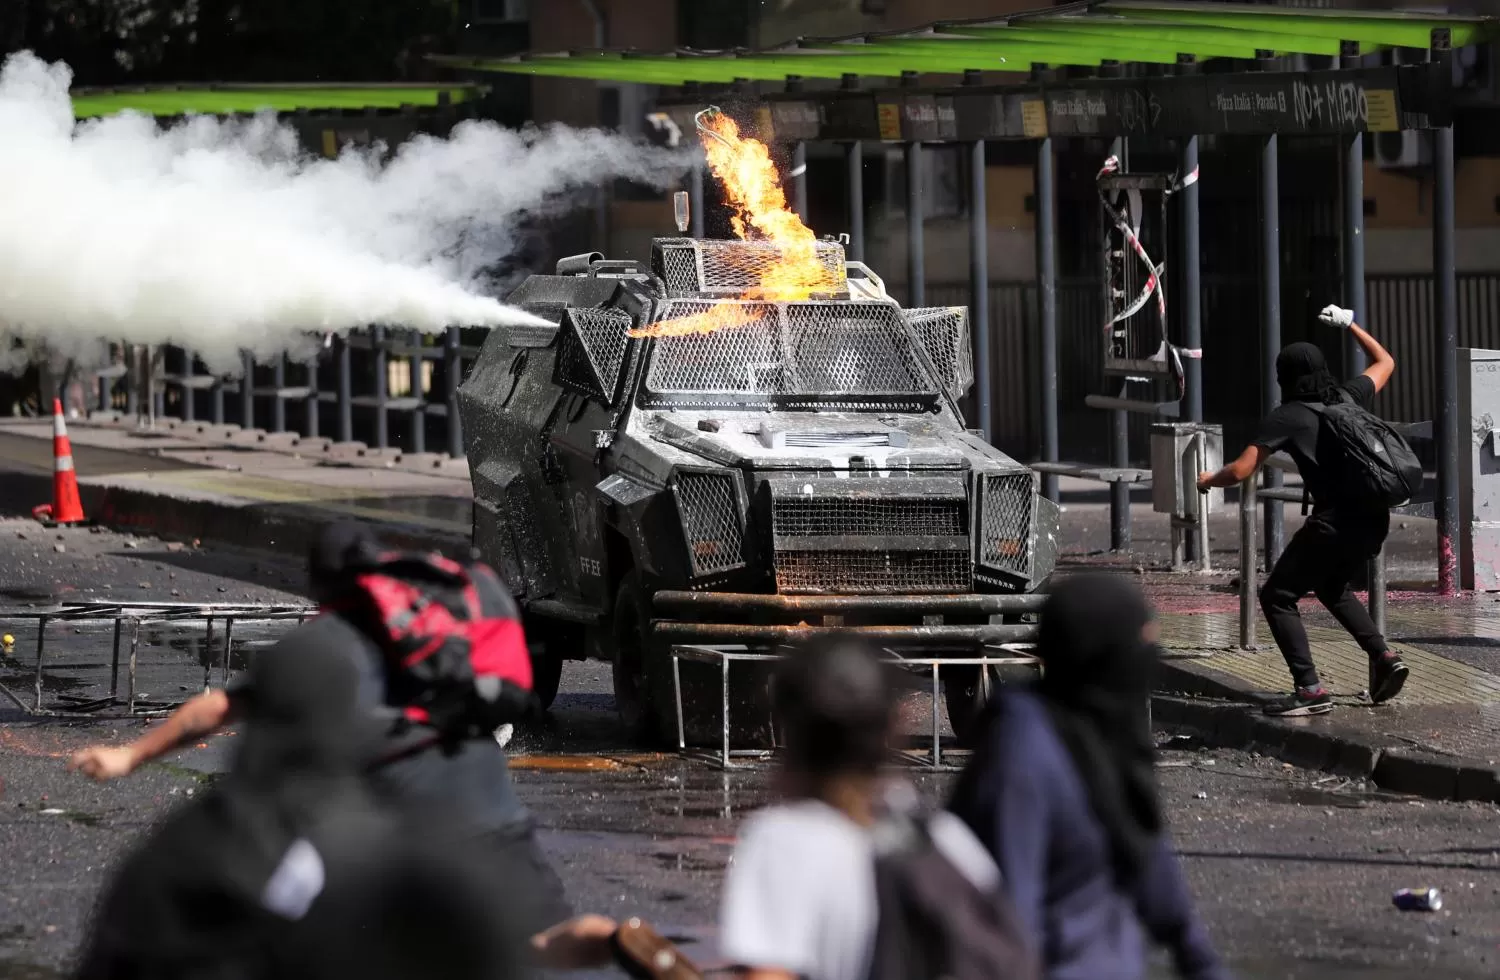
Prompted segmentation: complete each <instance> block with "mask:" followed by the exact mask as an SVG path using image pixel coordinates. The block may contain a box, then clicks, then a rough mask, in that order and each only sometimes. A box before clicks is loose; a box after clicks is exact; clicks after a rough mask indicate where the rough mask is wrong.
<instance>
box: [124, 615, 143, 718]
mask: <svg viewBox="0 0 1500 980" xmlns="http://www.w3.org/2000/svg"><path fill="white" fill-rule="evenodd" d="M140 650H141V621H140V620H139V619H132V620H131V621H130V662H129V665H128V667H127V668H126V671H127V672H126V675H125V683H126V688H125V710H126V711H127V712H128V713H130V714H132V715H133V714H135V668H136V664H137V663H138V661H139V654H140Z"/></svg>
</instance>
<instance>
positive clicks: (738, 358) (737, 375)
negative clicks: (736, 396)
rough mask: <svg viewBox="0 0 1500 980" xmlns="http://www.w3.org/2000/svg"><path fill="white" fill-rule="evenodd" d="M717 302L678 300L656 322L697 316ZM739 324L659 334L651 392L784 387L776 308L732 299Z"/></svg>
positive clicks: (783, 359) (769, 390) (768, 390)
mask: <svg viewBox="0 0 1500 980" xmlns="http://www.w3.org/2000/svg"><path fill="white" fill-rule="evenodd" d="M718 305H720V304H717V303H713V302H706V301H701V300H679V301H677V302H674V303H672V304H671V306H670V307H669V309H668V311H667V315H666V316H665V317H663V318H662V320H660V321H658V322H661V323H668V322H670V321H672V320H677V319H681V318H683V317H689V316H697V315H700V314H703V313H707V312H708V311H710V310H712V309H714V308H715V307H716V306H718ZM734 306H735V310H736V319H737V320H738V319H743V321H744V322H738V323H735V324H734V325H733V326H726V327H721V328H719V329H717V330H713V331H710V332H708V333H692V334H686V335H684V336H681V337H662V338H660V339H659V340H657V341H656V349H655V353H654V354H653V355H652V358H651V370H650V371H648V372H647V376H646V385H647V387H649V388H651V389H652V390H654V391H713V392H759V393H779V392H783V391H786V390H787V384H786V376H785V375H786V367H785V365H786V356H785V354H784V353H783V352H782V347H781V329H780V326H779V324H778V318H777V315H776V307H775V306H774V305H773V304H770V303H736V304H734Z"/></svg>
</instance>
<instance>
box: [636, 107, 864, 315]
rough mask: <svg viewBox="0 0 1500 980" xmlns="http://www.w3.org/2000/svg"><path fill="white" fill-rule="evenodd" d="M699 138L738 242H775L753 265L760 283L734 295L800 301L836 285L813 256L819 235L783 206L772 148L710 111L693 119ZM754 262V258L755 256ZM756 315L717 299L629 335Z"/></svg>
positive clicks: (784, 200) (746, 298)
mask: <svg viewBox="0 0 1500 980" xmlns="http://www.w3.org/2000/svg"><path fill="white" fill-rule="evenodd" d="M698 133H699V138H700V139H702V141H703V148H704V150H705V152H706V153H707V155H708V166H709V168H710V169H711V170H713V172H714V176H715V177H717V178H719V181H720V183H722V184H723V185H724V192H725V197H726V198H727V203H728V204H729V207H730V208H731V210H732V211H733V214H732V215H731V216H730V219H729V221H730V226H731V227H732V228H733V229H734V233H735V236H736V237H738V238H740V239H741V240H743V241H749V240H752V239H753V240H757V241H766V242H769V243H771V244H772V245H774V246H776V258H775V259H774V260H772V261H770V262H769V263H767V264H765V266H764V268H761V269H759V270H758V273H759V278H760V283H759V284H758V285H756V286H752V287H750V288H749V289H747V290H746V291H745V292H744V294H743V295H741V296H740V297H739V298H740V299H744V300H762V301H774V300H783V301H796V300H804V299H807V298H808V297H809V296H811V295H813V294H814V293H817V292H826V291H829V290H832V289H834V288H835V287H836V285H837V284H836V283H835V281H834V279H833V277H832V276H831V275H830V274H829V271H828V269H827V268H826V267H825V266H824V265H823V263H822V262H821V261H819V259H818V239H817V236H816V235H814V234H813V232H812V229H811V228H809V227H807V225H805V224H803V223H802V219H801V218H799V217H798V216H797V213H796V212H795V211H793V210H792V209H791V208H790V207H788V206H787V200H786V193H785V192H784V191H783V190H782V187H781V177H780V175H779V174H778V173H777V172H776V165H775V164H774V163H773V162H772V161H771V153H770V151H769V150H768V149H767V148H766V145H765V144H764V143H762V142H761V141H760V140H756V139H751V138H750V137H748V136H741V135H740V128H739V126H738V125H737V124H736V123H735V121H734V120H733V119H731V118H730V117H729V116H727V115H725V114H724V113H722V112H718V111H716V110H710V111H708V112H704V113H701V114H700V115H699V118H698ZM758 261H759V259H758ZM758 317H759V314H758V313H757V312H752V311H751V310H750V309H747V308H745V307H743V306H740V305H739V304H736V303H717V304H715V305H714V306H713V308H712V309H710V310H708V311H706V312H704V313H700V314H697V315H695V316H688V317H679V318H677V319H675V320H667V321H663V322H661V323H656V324H652V325H650V326H648V327H643V328H641V329H638V330H632V331H630V336H632V337H682V336H687V335H690V334H697V333H712V332H713V331H715V330H723V329H725V328H728V327H737V326H743V325H745V324H747V323H752V322H754V321H755V320H756V319H757V318H758Z"/></svg>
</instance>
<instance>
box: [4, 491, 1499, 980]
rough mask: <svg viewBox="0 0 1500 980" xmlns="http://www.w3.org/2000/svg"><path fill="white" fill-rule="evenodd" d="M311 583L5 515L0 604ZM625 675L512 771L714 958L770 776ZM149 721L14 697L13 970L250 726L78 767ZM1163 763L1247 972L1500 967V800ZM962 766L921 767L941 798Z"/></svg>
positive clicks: (525, 751) (7, 733) (193, 652)
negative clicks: (1400, 903)
mask: <svg viewBox="0 0 1500 980" xmlns="http://www.w3.org/2000/svg"><path fill="white" fill-rule="evenodd" d="M58 545H61V546H62V549H63V550H62V551H58V550H56V547H57V546H58ZM142 583H145V585H144V586H143V585H142ZM302 584H303V577H302V575H301V572H300V570H299V569H297V568H295V567H293V566H291V565H289V564H288V563H287V562H285V561H284V560H280V559H274V558H266V557H263V556H257V555H253V554H246V553H236V552H226V551H220V550H215V549H209V548H201V547H193V546H191V545H189V546H187V547H183V548H181V549H180V550H168V546H167V545H166V544H164V543H162V542H157V541H152V540H134V539H130V538H128V537H126V536H121V535H117V534H112V533H99V534H92V533H90V532H88V531H86V530H68V531H63V532H42V531H41V530H40V529H38V528H36V527H35V525H32V524H30V523H29V522H21V521H0V605H4V606H8V607H14V606H18V605H19V606H23V607H24V604H25V603H27V602H36V603H47V602H52V601H55V600H57V599H63V598H80V599H81V598H113V599H119V598H133V599H135V598H145V597H148V596H149V597H151V598H153V599H167V598H173V599H176V600H177V601H212V602H222V601H236V602H239V601H268V602H284V601H288V600H291V599H295V598H296V596H297V593H298V590H299V589H300V588H301V587H302ZM174 590H175V592H176V593H177V594H176V595H175V596H173V595H171V593H172V592H173V591H174ZM8 628H9V627H7V629H8ZM22 639H23V638H20V637H18V643H17V644H16V646H15V648H14V650H13V651H12V659H11V660H10V661H9V662H4V661H0V679H3V680H5V681H6V683H7V684H11V683H12V682H13V681H14V682H17V683H19V682H20V680H21V679H23V678H25V677H29V676H30V674H29V663H28V657H29V649H30V648H29V647H28V646H27V645H26V644H25V643H24V642H20V641H21V640H22ZM158 639H159V640H160V642H156V643H154V645H150V646H149V650H148V651H146V654H149V656H148V655H146V654H143V662H144V661H148V660H149V662H150V669H149V670H143V675H144V676H145V677H146V678H147V679H146V680H143V682H142V683H143V685H145V686H147V687H150V688H151V689H152V690H151V693H152V694H153V695H154V696H161V697H181V696H184V695H185V694H186V693H188V692H190V691H191V690H193V689H195V687H196V686H197V685H198V684H201V681H202V673H201V670H202V668H201V650H198V649H195V648H194V647H193V645H192V644H191V643H188V644H183V645H180V646H177V647H174V646H172V645H171V643H170V642H167V641H168V639H170V638H166V637H162V638H158ZM49 642H52V641H50V640H49ZM56 643H57V651H58V672H59V674H61V675H66V676H67V678H68V683H66V684H63V683H58V684H56V685H50V686H46V687H45V689H44V698H46V699H47V700H48V702H49V703H51V702H52V700H53V699H55V698H58V697H60V696H62V695H63V694H66V693H68V692H70V691H79V690H83V691H85V692H87V693H94V692H93V691H92V689H93V688H96V687H98V686H99V685H100V684H101V683H102V681H101V676H102V675H104V672H106V671H107V665H106V660H107V657H106V656H104V655H102V654H101V652H100V651H105V653H107V644H106V643H105V642H104V640H103V638H101V637H99V636H97V635H91V634H88V633H79V634H72V635H69V634H68V633H66V632H63V633H61V634H58V636H57V639H56ZM16 658H19V662H18V660H17V659H16ZM49 663H50V661H49ZM23 667H26V668H28V669H26V670H23V669H22V668H23ZM49 676H50V675H49ZM49 684H50V682H49ZM26 690H28V691H29V690H30V688H29V687H28V688H26ZM608 691H609V678H608V671H607V670H606V669H604V668H603V667H602V665H598V664H570V665H569V666H568V669H567V670H566V671H565V673H564V677H563V693H562V694H561V695H560V696H559V699H558V702H557V705H556V706H555V709H554V712H553V717H552V719H551V721H550V723H549V725H548V726H547V727H546V728H545V729H544V730H540V731H535V732H527V733H522V734H521V735H520V736H518V738H517V740H516V742H515V743H514V744H513V748H514V749H515V752H516V755H515V768H516V771H515V779H516V782H517V784H518V786H519V788H520V792H521V793H522V795H523V797H524V798H525V799H526V801H527V802H528V804H529V805H530V806H531V807H532V809H533V811H534V812H535V814H536V817H537V819H538V822H539V823H540V825H541V827H542V828H543V830H542V840H543V843H544V845H545V846H546V848H547V849H548V850H549V851H550V852H551V854H552V855H553V858H554V860H555V861H556V862H557V863H558V866H559V868H560V870H561V873H562V875H563V877H564V879H565V881H566V882H567V885H568V887H569V889H570V892H571V894H572V897H573V900H574V903H575V905H576V906H577V907H578V908H579V909H581V910H583V909H587V910H597V911H600V912H604V913H607V914H613V915H623V914H626V913H633V914H642V915H644V916H646V917H647V918H649V919H651V920H653V921H654V922H656V923H658V924H659V925H660V926H661V927H662V928H664V930H665V931H667V932H669V933H671V934H673V935H676V936H679V937H681V938H682V939H683V940H684V941H687V942H690V943H691V945H690V946H689V948H690V949H693V948H694V947H696V948H697V950H698V955H700V956H701V957H703V958H704V959H712V942H713V915H714V907H715V901H716V897H717V889H718V882H719V879H720V877H721V875H722V872H723V869H724V865H725V861H726V860H727V857H728V854H729V851H730V848H731V847H732V844H733V838H734V833H735V827H736V824H737V823H738V821H739V820H740V818H741V817H743V815H744V814H745V813H746V812H748V811H749V810H750V809H752V808H753V807H755V806H757V805H758V804H760V803H762V802H763V801H764V800H765V799H766V797H767V793H768V792H769V790H768V785H767V784H768V780H767V776H766V774H765V773H764V772H736V773H732V774H724V773H720V772H717V771H714V770H711V769H709V768H707V767H705V766H703V765H701V764H698V763H690V762H682V761H679V760H677V759H676V758H672V757H661V756H654V755H649V754H640V753H638V752H635V751H633V750H632V749H631V747H630V746H628V745H626V744H625V743H624V742H623V741H622V740H621V738H620V734H619V730H618V728H617V726H616V725H615V724H614V720H613V716H612V703H611V697H610V695H609V693H608ZM0 703H3V702H0ZM138 729H139V723H138V722H133V723H126V722H114V723H111V722H87V721H85V722H69V723H63V722H56V721H44V722H37V721H33V720H28V719H26V718H25V717H24V716H22V715H21V714H20V712H18V711H15V710H12V709H10V708H9V705H8V703H7V704H5V706H4V707H0V868H3V869H4V874H3V875H0V978H5V980H16V978H43V977H53V976H57V975H59V973H58V971H59V970H62V969H65V966H66V963H67V961H68V957H69V956H70V954H71V952H72V951H73V950H74V949H75V948H76V946H77V944H78V942H79V940H80V938H81V936H82V934H83V931H84V930H85V928H86V923H87V917H88V913H89V909H90V907H91V903H92V901H93V896H94V894H95V893H96V891H97V889H98V887H99V884H100V882H101V881H102V880H103V877H104V876H105V875H106V874H107V872H108V869H109V867H110V866H111V863H112V862H113V861H115V860H116V859H117V858H118V856H119V854H120V853H121V849H122V848H124V847H125V846H127V845H128V844H129V842H130V841H131V840H132V839H134V838H135V837H136V836H137V835H138V834H139V833H141V832H142V830H144V829H145V828H146V827H148V826H149V825H150V824H151V823H152V822H153V821H155V820H157V819H159V818H160V817H161V815H162V814H163V813H165V812H166V811H167V810H168V809H169V808H170V807H171V806H172V805H173V804H174V803H177V802H179V801H181V800H182V799H184V798H186V796H187V795H188V794H189V793H196V792H202V791H203V789H204V786H205V783H206V778H207V777H206V776H205V775H204V773H205V772H209V771H212V770H214V769H216V768H218V767H220V766H221V765H222V764H223V761H224V759H225V757H226V754H227V750H228V749H229V748H230V747H231V746H232V745H233V737H232V736H227V737H218V738H214V739H210V740H207V741H205V742H204V743H202V745H201V747H195V748H191V749H187V750H185V751H184V752H183V753H181V754H180V755H179V757H178V758H176V759H174V760H173V761H172V762H170V763H163V764H158V765H153V766H149V767H147V768H146V769H145V770H143V771H142V772H140V773H138V774H137V775H135V776H134V777H132V778H130V779H128V780H125V781H122V782H119V783H115V784H111V785H108V786H97V785H95V784H93V783H90V782H88V781H87V780H84V779H82V778H78V777H74V776H70V775H69V774H67V773H65V772H64V771H63V760H64V758H65V757H66V755H67V753H68V752H69V751H70V750H71V749H72V748H74V747H76V746H79V745H82V744H85V743H87V742H91V741H96V740H111V739H126V738H130V737H132V736H133V735H134V733H135V732H136V731H138ZM1160 774H1161V780H1162V786H1163V792H1164V796H1165V801H1166V805H1167V809H1168V813H1169V817H1170V820H1171V825H1172V830H1173V833H1174V836H1175V840H1176V842H1177V845H1178V847H1179V849H1180V850H1181V851H1182V852H1183V854H1184V856H1185V865H1186V868H1187V872H1188V875H1189V878H1190V880H1191V882H1192V885H1193V888H1194V891H1195V893H1196V894H1197V896H1198V900H1199V903H1200V906H1201V909H1202V913H1203V915H1204V916H1205V918H1206V920H1207V922H1208V924H1209V928H1210V931H1211V932H1212V934H1213V935H1214V937H1215V939H1216V941H1217V942H1218V944H1219V945H1220V947H1221V948H1222V950H1223V951H1224V953H1225V954H1226V956H1227V957H1228V958H1229V959H1230V961H1231V962H1232V963H1233V964H1234V966H1235V968H1236V972H1237V974H1238V975H1239V976H1241V977H1247V978H1267V980H1269V978H1282V977H1298V978H1302V977H1306V978H1313V977H1317V978H1342V977H1371V978H1396V977H1411V976H1417V975H1419V974H1420V973H1426V974H1428V975H1430V976H1433V977H1442V978H1456V980H1467V978H1479V977H1489V976H1493V975H1495V971H1496V962H1497V959H1500V823H1497V820H1496V817H1497V812H1496V808H1495V807H1492V806H1487V805H1478V804H1447V803H1432V802H1422V801H1412V800H1407V799H1404V798H1396V797H1387V796H1382V795H1379V794H1373V793H1370V792H1367V791H1366V790H1365V788H1363V787H1361V786H1359V785H1350V784H1346V783H1342V782H1340V781H1338V780H1332V779H1329V778H1328V777H1326V776H1324V775H1322V774H1320V773H1309V772H1303V771H1299V770H1294V769H1289V768H1286V767H1285V766H1283V765H1282V764H1281V763H1279V762H1275V761H1273V760H1268V759H1259V758H1253V757H1250V756H1247V755H1244V754H1241V753H1234V752H1218V751H1216V752H1206V751H1200V750H1198V749H1196V748H1195V747H1194V746H1192V744H1191V743H1182V742H1178V743H1173V744H1172V745H1170V746H1169V747H1167V749H1166V750H1165V751H1164V752H1163V760H1162V768H1161V770H1160ZM949 778H951V777H947V776H925V777H922V776H918V777H917V782H918V783H919V786H920V788H921V789H922V790H923V791H924V792H925V793H927V794H928V795H929V796H932V797H934V798H936V797H940V796H941V794H942V793H943V792H944V791H945V789H946V786H947V780H948V779H949ZM1424 885H1434V886H1437V887H1439V888H1441V889H1442V890H1443V892H1444V893H1445V895H1446V896H1447V904H1446V905H1445V907H1444V909H1443V911H1442V912H1440V913H1437V914H1432V915H1424V914H1418V913H1402V912H1398V911H1396V910H1395V909H1393V908H1392V906H1391V903H1390V895H1391V892H1392V891H1393V890H1395V889H1397V888H1401V887H1416V886H1424ZM1161 975H1162V976H1167V975H1170V974H1169V973H1168V972H1166V971H1163V972H1162V973H1161Z"/></svg>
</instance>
